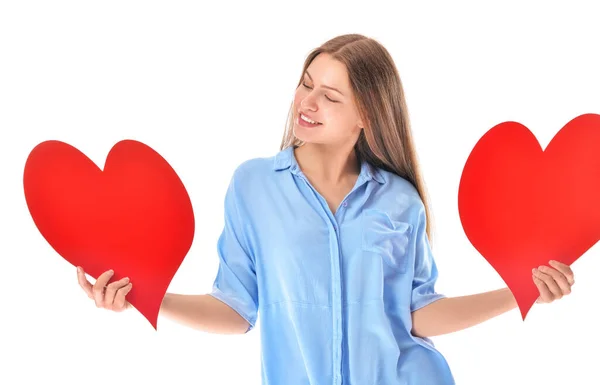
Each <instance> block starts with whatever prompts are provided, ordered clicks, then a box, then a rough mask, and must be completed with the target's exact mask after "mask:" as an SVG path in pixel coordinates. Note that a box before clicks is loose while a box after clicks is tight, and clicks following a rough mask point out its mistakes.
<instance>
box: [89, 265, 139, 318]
mask: <svg viewBox="0 0 600 385" xmlns="http://www.w3.org/2000/svg"><path fill="white" fill-rule="evenodd" d="M112 275H113V271H112V270H108V271H105V272H104V273H102V274H101V275H100V276H99V277H98V279H97V280H96V283H95V284H94V285H92V284H91V283H90V282H89V281H88V280H87V278H86V277H85V272H84V271H83V268H81V267H77V280H78V281H79V286H81V287H82V288H83V290H84V291H85V293H86V294H87V296H88V297H89V298H90V299H93V300H94V301H95V302H96V307H98V308H104V309H108V310H112V311H115V312H121V311H123V310H126V309H129V308H130V307H131V304H130V303H129V302H127V300H126V299H125V296H126V295H127V293H129V291H130V290H131V287H132V284H131V283H130V282H129V278H128V277H125V278H123V279H120V280H118V281H116V282H112V283H110V284H108V285H107V283H108V281H109V280H110V278H111V277H112Z"/></svg>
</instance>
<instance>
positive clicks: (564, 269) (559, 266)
mask: <svg viewBox="0 0 600 385" xmlns="http://www.w3.org/2000/svg"><path fill="white" fill-rule="evenodd" d="M550 266H552V267H554V268H555V269H556V270H558V271H560V272H561V273H563V274H564V276H565V277H566V278H567V282H569V285H571V286H573V285H574V284H575V275H574V274H573V270H571V267H570V266H569V265H566V264H564V263H562V262H558V261H554V260H552V261H550Z"/></svg>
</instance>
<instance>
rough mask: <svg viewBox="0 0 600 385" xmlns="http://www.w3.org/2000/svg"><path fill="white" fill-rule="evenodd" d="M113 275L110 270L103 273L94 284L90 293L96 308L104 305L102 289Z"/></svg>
mask: <svg viewBox="0 0 600 385" xmlns="http://www.w3.org/2000/svg"><path fill="white" fill-rule="evenodd" d="M113 274H114V271H112V270H108V271H105V272H104V273H102V274H100V276H99V277H98V279H97V280H96V283H94V286H93V288H92V292H93V293H94V301H95V302H96V307H102V305H103V303H104V287H105V286H106V284H107V283H108V281H109V280H110V278H111V277H112V276H113Z"/></svg>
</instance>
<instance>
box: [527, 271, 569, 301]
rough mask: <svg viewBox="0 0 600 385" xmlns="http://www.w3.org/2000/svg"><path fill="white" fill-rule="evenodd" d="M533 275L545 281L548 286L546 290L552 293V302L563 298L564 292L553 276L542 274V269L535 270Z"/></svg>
mask: <svg viewBox="0 0 600 385" xmlns="http://www.w3.org/2000/svg"><path fill="white" fill-rule="evenodd" d="M533 275H534V276H535V277H536V278H537V279H539V280H541V281H543V282H544V284H545V285H546V288H547V289H548V290H549V291H550V293H551V294H550V295H551V300H550V301H553V300H555V299H560V298H562V296H563V293H562V290H561V289H560V287H559V286H558V284H557V283H556V281H555V280H554V277H553V276H551V275H550V274H546V273H544V272H542V271H541V270H540V269H533ZM540 294H541V292H540ZM544 300H546V299H545V298H544Z"/></svg>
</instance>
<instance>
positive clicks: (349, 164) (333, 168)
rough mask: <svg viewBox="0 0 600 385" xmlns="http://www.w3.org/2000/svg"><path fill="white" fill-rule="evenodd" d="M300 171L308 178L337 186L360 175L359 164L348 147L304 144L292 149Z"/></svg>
mask: <svg viewBox="0 0 600 385" xmlns="http://www.w3.org/2000/svg"><path fill="white" fill-rule="evenodd" d="M294 156H295V157H296V161H297V162H298V166H300V169H301V170H302V172H303V173H304V175H306V176H307V177H309V178H312V179H315V180H318V181H321V182H323V183H327V184H338V183H341V182H344V181H346V180H347V179H348V178H355V177H356V176H357V175H358V174H360V162H359V161H358V158H357V157H356V153H355V152H354V144H352V145H349V146H335V147H334V146H326V145H322V144H315V143H305V144H304V145H302V146H300V147H298V148H296V149H294Z"/></svg>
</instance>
